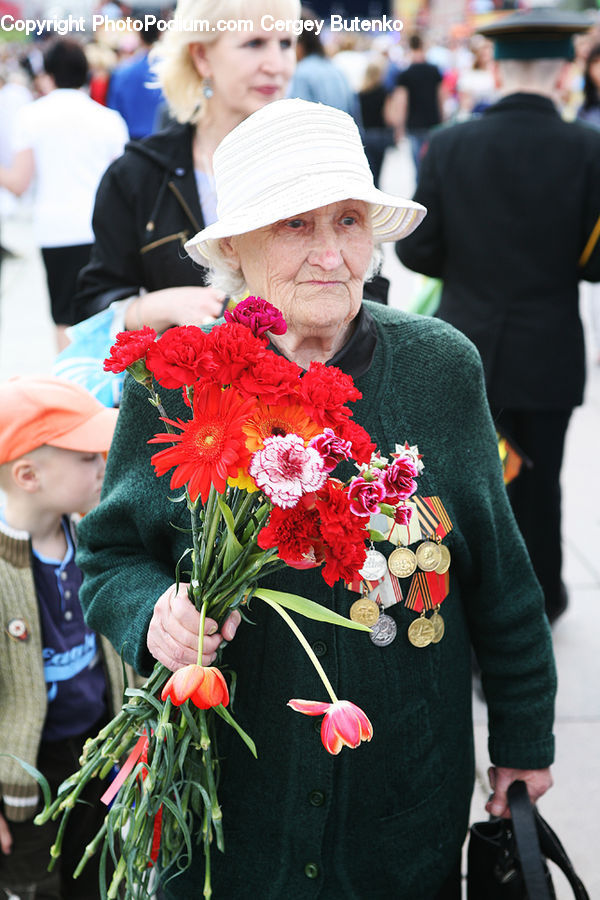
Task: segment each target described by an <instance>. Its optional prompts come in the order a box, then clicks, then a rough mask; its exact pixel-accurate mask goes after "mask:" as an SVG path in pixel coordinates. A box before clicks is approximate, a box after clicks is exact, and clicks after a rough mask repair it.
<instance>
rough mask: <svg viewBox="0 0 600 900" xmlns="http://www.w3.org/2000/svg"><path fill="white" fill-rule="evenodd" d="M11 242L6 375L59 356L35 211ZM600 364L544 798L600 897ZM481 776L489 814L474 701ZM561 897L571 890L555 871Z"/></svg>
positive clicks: (3, 315)
mask: <svg viewBox="0 0 600 900" xmlns="http://www.w3.org/2000/svg"><path fill="white" fill-rule="evenodd" d="M412 183H413V172H412V166H411V163H410V158H409V155H408V153H407V152H406V150H405V148H401V149H400V150H399V151H394V152H393V153H390V154H389V155H388V158H387V160H386V164H385V168H384V173H383V184H384V189H386V190H389V191H397V192H398V193H404V194H405V195H406V196H410V194H411V192H412ZM2 227H3V232H2V241H3V243H4V244H5V245H6V246H7V247H9V248H10V249H11V250H13V251H14V252H15V253H16V254H17V255H16V256H15V257H14V258H13V259H9V260H8V261H5V262H4V263H3V265H2V273H1V280H0V378H1V379H4V378H7V377H9V376H10V375H13V374H21V373H26V372H27V373H33V372H48V371H49V370H50V367H51V365H52V359H53V355H54V350H53V335H52V326H51V322H50V318H49V315H48V311H47V309H48V299H47V294H46V289H45V283H44V274H43V267H42V264H41V259H40V257H39V254H38V252H37V251H36V250H35V249H34V248H32V246H31V230H30V224H29V219H28V216H27V214H26V212H25V211H24V212H22V213H21V215H20V217H17V218H13V219H11V220H9V221H5V222H3V223H2ZM385 273H386V274H388V275H389V277H390V278H392V302H393V304H394V305H397V306H401V307H408V306H409V305H410V300H411V298H412V296H413V295H414V292H415V290H417V289H418V286H419V283H420V280H419V277H418V276H414V275H412V273H408V272H406V271H405V270H403V269H402V268H401V266H400V264H399V263H397V261H396V260H395V258H394V257H393V254H386V262H385ZM599 450H600V367H597V366H595V365H593V364H592V360H590V368H589V380H588V389H587V396H586V402H585V404H584V406H583V407H581V408H580V409H578V410H577V411H576V413H575V415H574V419H573V422H572V425H571V427H570V430H569V436H568V445H567V456H566V463H565V467H564V481H563V488H564V504H565V514H564V535H565V554H566V572H565V575H566V582H567V585H568V588H569V592H570V596H571V604H570V608H569V610H568V611H567V613H566V614H565V615H564V616H563V618H561V619H560V620H559V622H558V623H557V624H556V626H555V629H554V643H555V651H556V657H557V661H558V669H559V694H558V703H557V724H556V736H557V760H556V764H555V766H554V777H555V787H554V788H553V790H552V791H550V792H549V794H547V796H546V797H544V798H543V799H542V801H541V802H540V810H541V812H542V814H543V815H544V816H545V817H546V818H547V819H548V821H549V822H550V824H551V825H552V826H553V828H554V829H555V831H556V832H557V833H558V835H559V837H560V838H561V840H562V841H563V843H564V845H565V847H566V849H567V851H568V853H569V854H570V856H571V858H572V860H573V862H574V864H575V867H576V869H577V870H578V872H579V874H580V875H581V877H582V878H583V880H584V882H585V883H586V886H587V887H588V891H589V893H590V897H591V898H592V900H594V898H600V862H599V861H598V847H599V846H600V804H599V802H598V797H599V796H600V691H599V690H598V684H599V683H600V637H599V635H600V554H599V553H598V549H597V548H598V547H599V546H600V511H599V510H600V490H599V478H598V457H599ZM474 704H475V718H476V744H477V761H478V779H477V787H476V791H475V796H474V799H473V819H475V818H476V819H482V818H485V813H484V811H483V806H484V803H485V799H486V798H487V794H488V787H487V778H486V774H485V773H486V770H487V766H488V758H487V750H486V726H485V722H486V714H485V708H484V706H483V705H482V704H481V703H480V702H479V701H478V700H477V698H475V699H474ZM555 883H556V887H557V894H558V900H568V898H570V897H571V893H570V890H569V889H568V887H567V886H566V882H565V881H564V880H563V879H562V876H561V875H559V874H557V875H556V878H555Z"/></svg>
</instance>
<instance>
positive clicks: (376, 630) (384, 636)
mask: <svg viewBox="0 0 600 900" xmlns="http://www.w3.org/2000/svg"><path fill="white" fill-rule="evenodd" d="M397 631H398V629H397V627H396V622H395V620H394V619H392V617H391V616H386V615H385V613H382V614H381V615H380V616H379V618H378V619H377V621H376V622H375V624H374V625H372V626H371V634H370V638H371V640H372V641H373V643H374V644H375V646H376V647H388V646H389V645H390V644H391V643H392V641H393V640H394V638H395V637H396V632H397Z"/></svg>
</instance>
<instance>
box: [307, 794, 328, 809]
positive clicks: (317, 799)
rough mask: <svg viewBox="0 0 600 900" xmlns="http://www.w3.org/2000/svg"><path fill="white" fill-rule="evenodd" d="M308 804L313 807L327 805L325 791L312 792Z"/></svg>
mask: <svg viewBox="0 0 600 900" xmlns="http://www.w3.org/2000/svg"><path fill="white" fill-rule="evenodd" d="M308 802H309V803H310V805H311V806H323V804H324V803H325V794H324V793H323V791H311V792H310V794H309V795H308Z"/></svg>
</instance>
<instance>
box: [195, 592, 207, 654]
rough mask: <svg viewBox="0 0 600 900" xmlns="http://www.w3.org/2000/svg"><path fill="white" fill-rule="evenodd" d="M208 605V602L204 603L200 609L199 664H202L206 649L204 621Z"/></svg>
mask: <svg viewBox="0 0 600 900" xmlns="http://www.w3.org/2000/svg"><path fill="white" fill-rule="evenodd" d="M207 605H208V604H207V603H203V604H202V609H201V610H200V624H199V626H198V657H197V660H196V662H197V664H198V665H199V666H201V665H202V650H203V649H204V622H205V620H206V608H207Z"/></svg>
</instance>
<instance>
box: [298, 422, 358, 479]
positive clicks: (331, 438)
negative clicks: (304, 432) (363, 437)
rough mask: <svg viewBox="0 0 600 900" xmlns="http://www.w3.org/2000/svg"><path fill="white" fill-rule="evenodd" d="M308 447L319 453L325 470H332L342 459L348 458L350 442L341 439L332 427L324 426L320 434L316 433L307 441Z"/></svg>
mask: <svg viewBox="0 0 600 900" xmlns="http://www.w3.org/2000/svg"><path fill="white" fill-rule="evenodd" d="M308 446H309V447H314V449H315V450H316V451H317V452H318V453H319V454H320V456H321V458H322V460H323V466H324V467H325V471H326V472H333V470H334V469H335V467H336V466H337V464H338V463H339V462H341V461H342V460H343V459H350V455H351V454H352V443H351V442H350V441H343V440H342V439H341V438H339V437H338V436H337V434H336V433H335V431H333V429H332V428H324V429H323V433H322V434H318V435H317V436H316V437H314V438H313V439H312V440H311V441H310V442H309V445H308Z"/></svg>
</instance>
